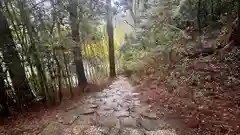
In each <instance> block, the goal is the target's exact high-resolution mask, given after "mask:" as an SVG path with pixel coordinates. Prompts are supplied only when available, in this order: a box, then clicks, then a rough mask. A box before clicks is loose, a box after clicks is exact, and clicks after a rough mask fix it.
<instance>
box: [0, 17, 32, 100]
mask: <svg viewBox="0 0 240 135" xmlns="http://www.w3.org/2000/svg"><path fill="white" fill-rule="evenodd" d="M0 49H1V52H2V54H3V57H4V62H5V64H6V66H7V68H8V71H9V74H10V77H11V80H12V84H13V87H14V89H15V91H16V92H17V96H18V97H19V99H20V100H21V102H23V104H26V103H27V102H28V101H31V100H32V99H33V98H34V95H33V93H32V91H31V89H30V87H29V84H28V81H27V78H26V74H25V70H24V67H23V66H22V63H21V59H20V56H19V54H18V52H17V49H16V45H15V43H14V41H13V37H12V34H11V30H10V28H9V25H8V22H7V20H6V18H5V17H4V16H3V14H2V12H0Z"/></svg>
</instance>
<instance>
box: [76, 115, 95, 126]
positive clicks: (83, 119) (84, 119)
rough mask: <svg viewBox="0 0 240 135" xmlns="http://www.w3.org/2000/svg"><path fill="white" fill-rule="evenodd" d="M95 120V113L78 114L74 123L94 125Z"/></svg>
mask: <svg viewBox="0 0 240 135" xmlns="http://www.w3.org/2000/svg"><path fill="white" fill-rule="evenodd" d="M96 121H97V116H96V115H79V117H78V119H77V120H75V122H74V124H77V125H95V124H96Z"/></svg>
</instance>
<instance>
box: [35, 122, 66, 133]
mask: <svg viewBox="0 0 240 135" xmlns="http://www.w3.org/2000/svg"><path fill="white" fill-rule="evenodd" d="M63 134H64V127H63V126H62V125H61V124H59V123H57V122H53V123H51V124H49V125H48V126H47V127H46V128H45V129H44V130H43V131H42V132H41V133H40V134H39V135H63Z"/></svg>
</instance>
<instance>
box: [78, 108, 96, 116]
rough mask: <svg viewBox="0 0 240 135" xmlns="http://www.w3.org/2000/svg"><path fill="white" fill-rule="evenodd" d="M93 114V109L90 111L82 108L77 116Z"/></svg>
mask: <svg viewBox="0 0 240 135" xmlns="http://www.w3.org/2000/svg"><path fill="white" fill-rule="evenodd" d="M94 112H95V109H92V108H83V109H82V110H80V111H79V114H82V115H89V114H93V113H94Z"/></svg>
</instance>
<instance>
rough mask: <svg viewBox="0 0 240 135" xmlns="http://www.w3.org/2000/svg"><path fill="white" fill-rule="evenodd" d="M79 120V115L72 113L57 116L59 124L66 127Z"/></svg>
mask: <svg viewBox="0 0 240 135" xmlns="http://www.w3.org/2000/svg"><path fill="white" fill-rule="evenodd" d="M77 118H78V115H76V114H74V113H73V112H72V111H70V112H68V113H66V114H60V115H58V116H57V119H58V122H59V123H62V124H64V125H71V124H72V123H73V122H74V121H75V120H76V119H77Z"/></svg>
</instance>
